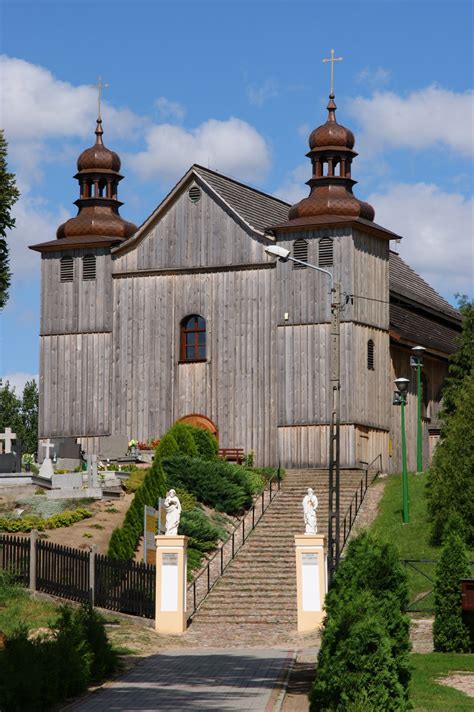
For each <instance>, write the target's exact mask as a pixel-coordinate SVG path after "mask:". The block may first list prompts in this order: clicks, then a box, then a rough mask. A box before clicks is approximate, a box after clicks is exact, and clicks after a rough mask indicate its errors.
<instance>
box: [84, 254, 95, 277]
mask: <svg viewBox="0 0 474 712" xmlns="http://www.w3.org/2000/svg"><path fill="white" fill-rule="evenodd" d="M82 279H83V281H87V280H91V279H95V255H84V257H83V258H82Z"/></svg>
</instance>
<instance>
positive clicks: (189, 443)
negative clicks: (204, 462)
mask: <svg viewBox="0 0 474 712" xmlns="http://www.w3.org/2000/svg"><path fill="white" fill-rule="evenodd" d="M169 432H170V433H171V435H172V436H173V437H174V439H175V440H176V444H177V445H178V449H179V452H181V453H182V454H183V455H188V456H189V457H198V456H199V453H198V449H197V446H196V443H195V442H194V438H193V435H192V431H191V426H189V425H186V423H175V424H174V425H173V427H172V428H171V430H170V431H169Z"/></svg>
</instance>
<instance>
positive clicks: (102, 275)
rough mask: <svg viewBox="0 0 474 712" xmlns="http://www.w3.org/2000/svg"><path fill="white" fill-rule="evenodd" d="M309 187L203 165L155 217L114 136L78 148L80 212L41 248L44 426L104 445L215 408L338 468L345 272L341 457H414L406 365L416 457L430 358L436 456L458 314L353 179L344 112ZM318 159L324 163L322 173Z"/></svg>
mask: <svg viewBox="0 0 474 712" xmlns="http://www.w3.org/2000/svg"><path fill="white" fill-rule="evenodd" d="M309 143H310V151H309V153H308V157H309V159H310V163H311V168H312V171H311V173H312V176H311V178H310V180H309V181H308V185H309V188H310V194H309V196H308V198H305V199H304V200H302V201H300V202H299V203H298V204H297V205H295V206H292V207H290V206H289V205H288V204H287V203H285V202H283V201H281V200H279V199H277V198H274V197H272V196H270V195H267V194H265V193H263V192H261V191H258V190H256V189H254V188H251V187H250V186H247V185H244V184H242V183H240V182H238V181H236V180H234V179H232V178H229V177H226V176H224V175H222V174H220V173H217V172H215V171H212V170H210V169H207V168H203V167H202V166H198V165H193V166H191V168H190V169H189V170H188V171H187V173H186V174H185V175H184V176H183V178H182V179H181V180H180V181H179V182H178V184H177V185H176V186H175V187H174V188H173V189H172V191H171V192H170V193H169V194H168V196H167V197H166V198H165V199H164V200H163V201H162V203H161V204H160V205H159V206H158V207H157V209H156V210H155V211H154V212H153V213H152V215H151V216H150V217H149V218H148V219H147V220H146V221H145V222H144V223H143V224H142V225H141V226H140V227H139V228H136V227H135V226H134V225H132V224H131V223H127V222H126V221H124V220H123V219H122V218H121V216H120V214H119V207H120V206H121V203H120V202H119V200H118V197H117V187H118V183H119V181H120V180H121V178H122V176H121V175H120V172H119V171H120V159H119V157H118V156H117V154H116V153H114V152H113V151H111V150H110V149H108V148H106V147H105V146H104V144H103V140H102V122H101V119H100V117H99V119H98V122H97V128H96V143H95V145H94V146H92V147H91V148H90V149H87V150H86V151H84V152H83V153H82V154H81V156H80V157H79V159H78V172H77V174H76V176H75V177H76V179H77V180H78V182H79V186H80V197H79V199H78V200H77V201H76V205H77V207H78V214H77V216H76V217H74V218H71V219H70V220H68V221H67V222H66V223H65V224H64V225H62V226H60V227H59V229H58V231H57V238H56V239H55V240H52V241H50V242H46V243H42V244H40V245H34V246H33V247H32V249H34V250H37V251H38V252H40V253H41V260H42V293H41V337H40V338H41V356H40V432H39V435H40V438H48V437H50V438H62V437H73V438H77V439H78V440H79V441H80V442H81V443H82V445H83V447H84V448H85V449H86V450H87V451H89V452H97V453H99V454H100V452H101V449H102V448H103V444H104V442H106V441H107V439H111V438H113V437H115V436H124V437H125V438H127V439H131V438H135V439H138V440H141V441H147V440H151V439H154V438H157V437H160V436H161V435H163V433H164V432H165V431H166V430H167V429H168V428H169V427H170V426H171V425H172V424H173V423H174V422H175V421H176V420H179V419H182V418H186V417H188V418H190V419H191V420H195V419H196V418H197V417H198V416H199V418H200V419H201V422H205V423H207V424H208V426H209V427H210V428H211V429H214V430H215V431H216V433H217V434H218V437H219V442H220V446H221V447H227V448H235V447H240V448H243V449H244V451H245V452H249V451H251V450H252V451H254V453H255V461H256V463H257V464H259V465H269V464H271V465H275V464H277V463H278V462H281V464H282V465H283V466H286V467H290V466H292V467H325V466H327V465H328V453H329V422H330V414H331V389H330V373H329V361H330V294H329V292H330V283H329V279H328V278H327V275H324V274H322V273H320V272H317V271H315V270H312V269H309V268H305V267H304V266H302V265H298V264H296V263H292V262H288V263H285V264H283V263H281V262H278V263H275V261H274V260H273V259H272V258H271V257H269V256H268V255H267V253H266V252H265V248H266V247H268V246H269V245H272V244H278V245H281V246H282V247H285V248H287V249H288V250H290V253H291V254H292V255H293V256H295V257H297V258H298V259H302V260H303V261H307V262H309V263H311V264H314V265H316V266H319V267H321V268H322V269H324V270H326V271H328V272H330V273H331V274H332V276H333V278H334V280H335V281H337V282H339V283H340V284H341V289H342V303H343V308H342V310H341V391H340V394H341V451H340V452H341V466H342V467H351V468H353V467H364V466H367V465H368V464H370V463H371V462H372V461H374V460H375V459H376V458H379V466H381V467H382V469H384V470H388V471H397V470H399V469H400V467H401V457H400V411H399V408H397V407H396V406H394V405H392V396H393V390H394V385H393V379H394V378H396V377H398V376H405V377H408V378H410V386H409V394H408V401H407V443H408V457H409V463H408V464H409V467H411V468H415V451H416V445H415V441H416V381H415V375H414V372H413V369H412V368H411V367H410V354H411V348H412V347H413V346H415V345H421V346H424V347H425V348H426V352H425V356H424V366H423V408H422V414H423V441H424V463H425V464H427V463H428V461H429V458H430V451H431V449H432V446H433V443H434V442H435V441H436V437H437V434H438V432H439V423H438V420H437V413H438V410H439V402H440V398H441V389H442V384H443V380H444V378H445V375H446V372H447V363H448V357H449V355H450V354H451V353H453V351H454V350H455V349H456V339H457V335H458V333H459V331H460V318H459V314H458V312H457V311H456V310H455V309H453V307H451V306H450V305H449V304H448V303H447V302H446V301H445V300H444V299H442V298H441V297H440V296H439V295H438V294H437V293H436V292H435V291H434V290H433V289H432V288H431V287H430V286H429V285H428V284H427V283H426V282H425V281H424V280H423V279H422V278H421V277H420V276H419V275H417V274H416V273H415V272H414V271H413V270H412V269H411V268H410V267H409V266H408V265H407V264H406V263H405V262H404V261H403V260H402V259H401V258H400V256H399V255H398V254H397V253H396V252H395V251H393V250H392V249H391V241H393V240H398V239H399V236H398V235H396V234H394V233H393V232H391V231H390V230H387V229H386V228H384V227H382V226H380V225H378V224H377V223H375V222H374V209H373V208H372V207H371V206H370V205H368V204H367V203H364V202H362V201H359V200H358V199H357V198H356V197H355V195H354V194H353V190H352V188H353V185H354V184H355V181H354V180H353V179H352V172H351V167H352V161H353V159H354V158H355V157H356V156H357V154H356V153H355V151H354V150H353V146H354V136H353V134H352V132H351V131H350V130H348V129H346V128H345V127H343V126H342V125H340V124H339V123H338V122H337V120H336V105H335V103H334V97H333V96H331V97H330V102H329V105H328V118H327V121H326V123H324V124H323V125H322V126H320V127H318V128H317V129H315V130H314V131H313V132H312V134H311V136H310V141H309ZM308 172H309V171H308Z"/></svg>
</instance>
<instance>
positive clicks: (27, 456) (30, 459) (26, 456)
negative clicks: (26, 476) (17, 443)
mask: <svg viewBox="0 0 474 712" xmlns="http://www.w3.org/2000/svg"><path fill="white" fill-rule="evenodd" d="M34 461H35V456H34V455H33V453H31V452H24V453H23V455H22V456H21V464H22V465H24V467H25V472H30V470H31V465H33V464H34Z"/></svg>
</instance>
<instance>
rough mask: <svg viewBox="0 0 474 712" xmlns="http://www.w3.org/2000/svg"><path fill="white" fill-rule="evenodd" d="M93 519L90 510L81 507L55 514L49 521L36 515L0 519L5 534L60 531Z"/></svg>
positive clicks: (0, 526)
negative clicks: (84, 520) (49, 530)
mask: <svg viewBox="0 0 474 712" xmlns="http://www.w3.org/2000/svg"><path fill="white" fill-rule="evenodd" d="M89 517H92V512H89V510H88V509H84V508H82V507H80V508H79V509H74V510H72V511H66V512H60V513H59V514H53V515H52V516H51V517H48V518H47V519H43V517H38V516H37V515H35V514H28V515H27V516H26V517H19V519H9V518H8V517H0V531H3V532H30V531H31V530H32V529H37V530H38V531H40V532H42V531H44V530H45V529H60V528H61V527H70V526H71V524H75V523H76V522H80V521H82V520H83V519H88V518H89Z"/></svg>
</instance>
